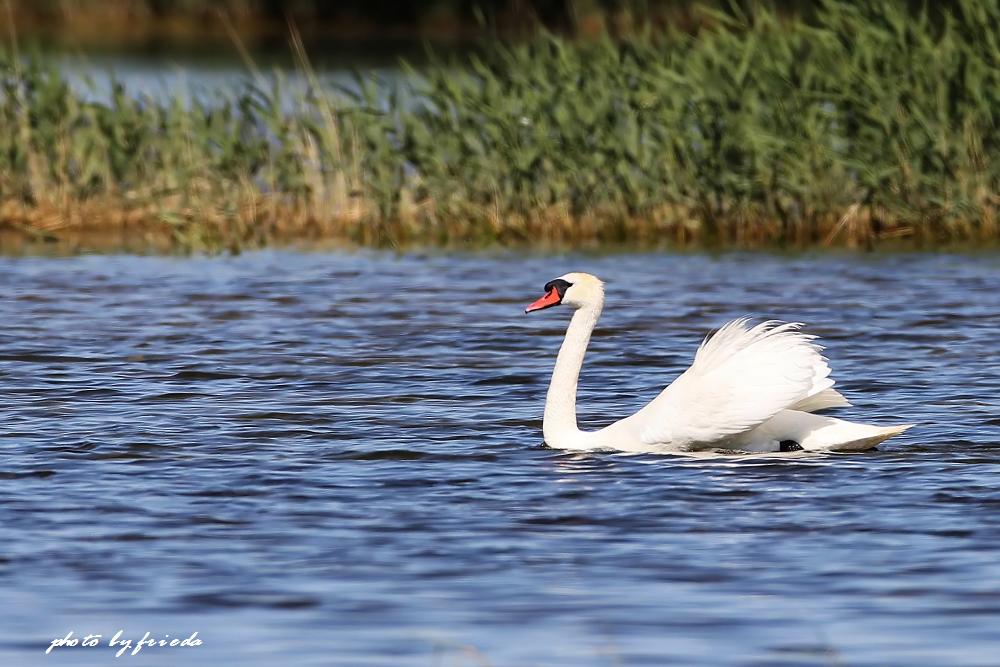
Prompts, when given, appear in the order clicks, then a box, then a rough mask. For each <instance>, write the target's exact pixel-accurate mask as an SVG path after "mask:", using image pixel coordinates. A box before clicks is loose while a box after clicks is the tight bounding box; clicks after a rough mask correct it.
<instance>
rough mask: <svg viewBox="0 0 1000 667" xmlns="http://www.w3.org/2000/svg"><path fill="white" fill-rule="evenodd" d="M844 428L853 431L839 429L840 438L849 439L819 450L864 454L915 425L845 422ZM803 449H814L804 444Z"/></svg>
mask: <svg viewBox="0 0 1000 667" xmlns="http://www.w3.org/2000/svg"><path fill="white" fill-rule="evenodd" d="M837 421H840V420H837ZM843 426H849V427H850V429H851V430H850V432H849V433H848V432H847V431H846V429H843V428H841V429H839V431H840V433H841V435H840V437H841V438H849V439H843V440H839V441H837V442H832V443H830V444H828V445H826V446H822V447H819V449H823V450H826V451H828V452H862V451H864V450H866V449H871V448H873V447H875V446H877V445H878V444H879V443H881V442H884V441H886V440H888V439H889V438H891V437H892V436H894V435H899V434H900V433H902V432H903V431H905V430H906V429H908V428H910V427H912V426H913V424H896V425H894V426H875V425H873V424H853V423H851V422H843ZM802 447H803V449H812V448H811V447H806V446H805V445H804V444H803V445H802Z"/></svg>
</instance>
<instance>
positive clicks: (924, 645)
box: [0, 252, 1000, 667]
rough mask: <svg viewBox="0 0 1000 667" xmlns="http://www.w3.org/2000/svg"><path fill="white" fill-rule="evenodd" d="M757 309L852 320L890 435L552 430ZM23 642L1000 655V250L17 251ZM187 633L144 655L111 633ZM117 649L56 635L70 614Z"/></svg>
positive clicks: (862, 375) (863, 388)
mask: <svg viewBox="0 0 1000 667" xmlns="http://www.w3.org/2000/svg"><path fill="white" fill-rule="evenodd" d="M569 270H585V271H590V272H593V273H595V274H597V275H600V276H602V277H603V278H605V279H606V280H607V281H608V288H607V292H608V300H607V305H606V309H605V315H604V317H603V319H602V322H601V324H600V325H599V329H598V331H597V334H596V336H595V338H594V340H593V342H592V344H591V350H590V353H589V355H588V358H587V363H586V366H585V367H584V371H583V376H582V381H581V396H580V410H581V421H582V423H583V424H585V425H587V426H591V427H596V426H600V425H603V424H606V423H609V422H610V421H612V420H614V419H617V418H619V417H621V416H624V415H626V414H629V413H631V412H632V411H634V410H635V409H637V408H638V407H639V406H640V405H642V403H643V402H644V401H645V400H647V399H649V398H651V397H652V396H653V395H655V393H656V392H657V391H658V390H659V388H660V387H662V386H663V385H664V384H665V383H666V382H668V381H669V380H670V379H671V378H672V377H674V376H675V375H676V374H677V373H678V372H679V371H680V370H681V369H682V368H683V367H684V366H685V365H686V364H687V363H689V362H690V359H691V357H692V355H693V353H694V349H695V348H696V346H697V344H698V342H699V341H700V339H701V337H702V336H703V335H704V334H705V333H706V332H707V331H709V330H711V329H712V328H714V327H717V326H719V325H720V324H721V323H723V322H724V321H726V320H728V319H731V318H733V317H737V316H740V315H744V314H756V315H759V316H766V317H776V318H782V319H790V320H801V321H804V322H806V323H807V324H808V330H809V331H811V332H813V333H816V334H819V335H821V336H822V337H823V339H824V341H825V343H826V345H827V354H828V356H829V357H830V359H831V365H832V367H833V369H834V375H835V377H836V378H837V379H838V381H839V383H838V387H839V388H840V389H841V390H842V391H843V392H844V393H845V394H846V395H847V396H848V397H849V398H850V399H851V400H852V401H853V402H854V404H855V407H853V408H850V409H848V410H846V411H844V412H843V414H844V415H846V416H848V417H852V418H857V419H864V420H868V421H873V422H881V423H894V422H916V423H917V424H918V426H917V427H915V428H914V429H912V430H911V431H910V432H908V433H906V434H905V435H903V436H901V437H898V438H895V439H893V440H890V441H888V442H887V443H885V444H884V445H882V446H881V447H880V450H879V451H876V452H873V453H868V454H861V455H811V456H810V455H807V456H803V455H795V456H792V457H785V458H780V457H779V458H774V457H770V458H766V457H765V458H762V457H754V456H744V457H729V458H717V459H691V458H683V457H678V456H646V455H643V456H628V455H616V454H609V453H598V454H590V455H580V454H567V453H562V452H558V451H553V450H550V449H546V448H544V447H543V446H542V444H541V429H540V416H541V411H542V405H543V401H544V394H545V389H546V385H547V382H548V374H549V372H550V370H551V365H552V363H553V360H554V357H555V353H556V350H557V347H558V345H559V343H560V341H561V336H562V332H563V329H564V327H565V323H566V318H567V315H568V313H565V312H561V309H558V308H556V309H552V310H548V311H545V312H543V313H537V314H534V315H532V316H525V315H523V314H522V311H521V309H522V308H523V306H524V305H525V304H526V303H528V302H529V301H531V300H533V299H534V298H536V297H537V296H538V295H539V293H540V289H541V286H542V285H543V284H544V283H545V282H546V281H547V280H550V279H552V278H554V277H556V276H558V275H560V274H562V273H564V272H566V271H569ZM0 286H2V291H0V314H2V328H0V456H2V458H0V664H3V665H43V664H44V665H91V664H93V665H103V664H112V663H113V664H119V663H123V664H124V663H126V662H131V663H133V664H142V665H176V664H220V665H222V664H225V665H229V664H233V665H236V664H239V665H273V664H294V665H379V666H383V665H384V666H386V667H388V666H393V667H410V666H428V667H432V666H453V665H475V666H481V665H493V666H494V667H521V666H527V665H546V666H548V665H557V666H566V667H570V666H572V667H581V666H582V667H588V666H591V665H593V666H603V665H607V666H618V665H666V664H677V665H852V666H853V665H872V666H875V665H996V664H998V662H1000V657H998V656H1000V344H998V327H1000V257H998V256H996V255H965V256H962V255H930V254H911V255H872V256H860V257H856V256H850V255H843V256H794V257H782V256H770V255H758V254H733V255H723V256H720V257H709V256H702V255H662V254H661V255H654V254H650V255H614V256H601V257H596V256H584V255H572V256H536V257H529V258H520V257H518V256H516V255H513V254H510V255H507V254H503V255H433V254H431V255H426V256H425V255H419V254H407V255H391V254H377V253H356V254H349V253H343V254H324V253H317V254H308V253H304V254H297V253H291V252H267V253H254V254H247V255H243V256H238V257H223V258H153V257H135V256H111V257H97V256H89V257H75V258H5V259H0ZM119 630H122V631H123V635H122V636H123V637H124V638H133V639H139V638H141V637H142V636H143V635H144V633H146V632H150V633H151V635H152V636H153V637H155V638H162V637H164V636H165V635H170V637H171V638H174V637H188V636H189V635H190V634H191V633H193V632H197V633H198V638H199V639H200V640H201V641H202V642H203V643H202V645H200V646H196V647H187V648H181V647H175V648H170V647H164V648H144V649H143V650H142V651H141V652H140V653H139V654H138V655H136V656H134V657H123V658H121V659H120V660H115V658H114V653H115V649H114V648H112V647H109V646H108V645H107V644H108V642H109V640H110V638H111V636H112V635H113V634H115V633H116V632H117V631H119ZM70 631H72V632H74V633H75V634H74V636H75V637H82V636H84V635H86V634H90V633H95V634H101V635H102V638H101V639H100V640H99V641H100V643H99V645H98V646H96V647H88V648H84V647H81V646H76V647H62V648H57V649H55V650H54V651H53V653H52V654H50V655H45V649H46V648H48V647H49V645H50V643H51V641H52V640H53V639H54V638H56V637H65V636H66V634H67V633H68V632H70Z"/></svg>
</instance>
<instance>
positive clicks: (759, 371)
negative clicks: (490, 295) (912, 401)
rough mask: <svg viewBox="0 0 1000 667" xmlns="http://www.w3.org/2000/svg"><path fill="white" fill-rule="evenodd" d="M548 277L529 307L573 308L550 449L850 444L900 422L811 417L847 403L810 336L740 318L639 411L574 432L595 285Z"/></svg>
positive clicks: (833, 447)
mask: <svg viewBox="0 0 1000 667" xmlns="http://www.w3.org/2000/svg"><path fill="white" fill-rule="evenodd" d="M553 283H557V284H558V283H561V284H562V290H563V292H562V293H561V294H558V295H557V294H554V293H552V292H549V293H548V294H547V295H546V296H545V297H543V298H542V299H539V301H537V302H536V303H535V304H532V306H529V308H528V310H529V311H530V310H538V309H541V308H545V307H548V306H551V305H556V304H558V303H563V304H568V305H570V306H573V307H575V308H576V312H575V313H574V315H573V319H572V321H571V322H570V325H569V328H568V329H567V332H566V338H565V340H564V341H563V345H562V347H561V348H560V350H559V356H558V358H557V360H556V367H555V370H554V371H553V375H552V383H551V384H550V386H549V392H548V396H547V398H546V405H545V420H544V423H543V429H544V432H545V440H546V442H547V443H548V444H549V445H550V446H553V447H558V448H566V449H598V448H600V449H617V450H622V451H637V452H677V451H688V452H691V451H703V450H719V449H726V450H730V449H731V450H743V451H752V452H772V451H781V450H783V449H794V448H801V449H805V450H826V451H858V450H863V449H870V448H871V447H874V446H875V445H877V444H878V443H879V442H881V441H883V440H885V439H886V438H889V437H891V436H892V435H895V434H897V433H901V432H902V431H904V430H906V429H907V428H908V427H909V425H901V426H888V427H882V426H872V425H868V424H856V423H851V422H846V421H843V420H840V419H834V418H831V417H823V416H819V415H815V414H811V413H812V412H815V411H819V410H825V409H829V408H835V407H843V406H847V405H850V404H849V403H848V402H847V400H846V399H845V398H844V397H843V396H842V395H841V394H840V393H839V392H837V391H836V390H835V389H833V384H834V381H833V379H832V378H831V377H830V367H829V365H827V360H826V358H825V357H823V356H822V354H821V352H822V349H823V348H822V347H820V346H819V345H817V344H816V343H815V342H814V341H815V340H816V337H815V336H812V335H810V334H805V333H802V332H801V331H800V328H801V326H802V325H801V324H798V323H791V324H783V323H780V322H775V321H768V322H762V323H760V324H753V323H752V322H751V321H750V320H749V319H746V318H744V319H738V320H734V321H732V322H729V323H728V324H726V325H725V326H723V327H722V328H721V329H719V330H718V331H717V332H716V333H715V334H714V335H712V336H710V337H708V338H706V339H705V341H704V342H702V344H701V347H699V348H698V351H697V353H696V354H695V358H694V362H693V363H692V364H691V367H690V368H688V369H687V370H686V371H684V373H682V374H681V375H680V376H679V377H678V378H677V379H676V380H674V381H673V382H672V383H671V384H670V385H669V386H668V387H667V388H666V389H664V390H663V391H662V392H661V393H660V395H659V396H657V397H656V398H654V399H653V400H652V401H651V402H650V403H649V404H647V405H646V406H645V407H643V408H642V409H641V410H639V411H638V412H636V413H635V414H633V415H632V416H630V417H626V418H625V419H622V420H621V421H618V422H615V423H614V424H611V425H610V426H608V427H607V428H604V429H601V430H599V431H594V432H583V431H580V430H579V429H578V428H577V424H576V389H577V381H578V378H579V373H580V367H581V366H582V364H583V357H584V354H585V352H586V347H587V344H588V343H589V340H590V334H591V332H592V330H593V328H594V326H595V325H596V323H597V318H598V317H599V316H600V313H601V309H602V307H603V302H604V289H603V284H602V283H601V281H600V280H598V279H597V278H595V277H594V276H591V275H589V274H586V273H570V274H566V275H565V276H563V277H561V278H559V279H557V281H553ZM553 283H550V285H551V284H553ZM557 286H558V285H557ZM557 297H558V299H557ZM539 304H541V305H539Z"/></svg>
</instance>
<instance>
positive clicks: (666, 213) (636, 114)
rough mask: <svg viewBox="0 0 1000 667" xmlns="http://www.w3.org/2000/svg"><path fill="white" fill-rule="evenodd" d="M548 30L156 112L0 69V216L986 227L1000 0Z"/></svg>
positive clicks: (277, 222)
mask: <svg viewBox="0 0 1000 667" xmlns="http://www.w3.org/2000/svg"><path fill="white" fill-rule="evenodd" d="M710 18H711V21H709V22H707V24H706V25H707V26H709V27H704V28H702V29H700V30H699V31H698V32H697V33H695V34H688V33H681V32H669V31H668V32H666V33H663V32H659V33H656V34H652V33H642V34H636V35H633V36H629V37H626V38H623V39H612V38H610V37H602V38H598V39H593V40H587V41H571V40H567V39H564V38H560V37H557V36H553V35H541V36H539V37H537V38H536V39H533V40H530V41H528V42H525V43H520V44H513V45H509V44H506V45H505V44H499V43H498V44H494V45H491V46H489V47H488V48H485V49H483V50H481V51H479V52H477V53H476V54H473V55H467V56H463V57H461V58H457V59H452V60H449V61H447V62H444V61H440V62H434V63H432V64H431V65H430V66H429V67H426V68H422V69H421V70H420V72H413V75H412V76H411V77H409V78H408V80H407V82H406V83H405V84H400V85H398V86H396V87H394V88H390V87H388V86H386V85H384V84H380V82H378V81H376V80H375V79H373V78H361V79H360V81H359V90H352V91H343V90H333V89H328V88H326V87H324V86H323V85H322V84H321V83H320V82H319V80H317V78H316V77H315V75H314V74H313V73H312V71H311V70H310V68H309V67H308V61H307V59H306V57H305V55H304V54H303V53H302V51H301V48H300V46H301V45H300V44H298V42H296V44H297V45H298V47H299V48H298V53H299V56H300V62H301V65H302V72H303V76H304V77H305V79H306V81H307V82H308V86H307V89H306V90H305V91H304V92H299V93H295V94H293V93H291V92H289V90H288V86H287V85H286V84H285V83H284V82H283V80H282V78H281V77H280V76H277V75H275V76H271V77H263V76H259V75H257V76H255V77H251V78H249V79H248V80H247V81H246V82H245V83H243V84H240V85H238V86H235V87H234V89H233V90H231V91H220V92H218V93H217V94H216V95H214V96H212V97H211V98H206V97H204V96H202V97H197V98H195V99H194V100H193V101H185V100H184V99H183V98H181V97H180V96H179V97H177V98H176V99H174V100H171V101H168V102H162V101H157V100H154V99H149V98H140V97H135V96H132V95H130V94H129V92H128V91H126V90H125V89H124V88H123V87H121V86H116V87H115V90H114V93H113V95H112V97H111V99H110V100H109V101H106V102H95V101H90V100H88V99H86V98H84V97H82V96H80V95H79V94H77V93H75V92H74V91H73V90H71V89H70V87H69V86H68V84H67V82H66V80H65V78H64V77H62V76H61V75H60V73H59V72H58V71H57V70H55V69H54V68H53V67H52V66H51V65H48V64H46V63H45V61H44V59H43V58H27V59H25V58H13V57H11V56H10V55H9V54H8V55H7V56H5V57H2V59H0V122H2V123H3V126H4V127H5V128H7V130H8V131H6V132H4V133H2V134H0V227H5V228H6V229H7V230H8V231H10V230H16V231H17V232H18V233H20V234H24V235H26V236H28V237H31V238H39V239H46V238H48V239H51V238H59V237H60V235H61V234H65V233H66V232H67V231H69V230H72V231H73V232H74V233H80V232H81V231H85V230H95V231H99V230H103V231H105V232H106V231H107V230H109V229H114V230H120V231H121V233H122V234H134V235H136V236H138V237H140V238H141V237H142V235H148V236H150V237H151V238H152V237H162V236H163V235H167V236H169V238H170V239H171V242H172V243H174V244H176V245H177V246H178V247H182V248H215V249H217V248H227V247H229V248H240V247H245V246H256V245H262V244H266V243H269V242H275V241H298V240H302V239H320V238H324V239H347V240H351V241H353V242H358V243H364V244H398V243H411V242H412V243H422V244H434V243H482V244H492V243H503V244H520V243H539V242H546V243H561V244H586V243H604V242H626V243H638V244H656V245H660V244H670V245H677V246H705V245H713V246H717V245H721V246H740V247H758V246H775V245H787V246H816V245H848V246H860V247H871V246H874V245H876V244H880V243H888V242H893V243H895V242H899V241H903V242H905V243H908V244H912V245H916V246H920V247H937V246H940V245H941V244H949V243H976V244H981V243H990V244H993V243H996V242H997V241H998V240H1000V228H998V221H997V208H998V204H1000V195H998V192H1000V190H998V185H1000V159H998V157H997V156H998V155H1000V125H998V121H1000V117H998V116H1000V111H998V110H1000V0H956V2H953V3H949V4H948V5H947V7H941V6H934V7H931V8H930V9H926V8H925V9H922V10H911V9H907V7H906V6H904V5H903V4H902V3H900V2H894V1H888V0H862V1H861V2H857V3H850V2H845V1H842V0H823V1H822V2H820V3H819V6H818V8H817V9H816V11H815V15H814V16H811V17H810V18H809V20H804V19H798V18H788V17H785V18H780V17H779V16H778V14H776V13H775V12H774V11H772V10H771V9H769V8H767V7H766V6H763V5H762V6H758V7H756V8H755V9H753V11H752V12H749V13H745V14H742V13H740V12H739V11H732V12H727V13H721V12H715V13H713V14H712V16H711V17H710Z"/></svg>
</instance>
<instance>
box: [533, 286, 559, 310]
mask: <svg viewBox="0 0 1000 667" xmlns="http://www.w3.org/2000/svg"><path fill="white" fill-rule="evenodd" d="M561 301H562V297H560V296H559V292H558V291H557V290H556V288H555V287H553V288H552V289H550V290H549V291H548V292H546V293H545V296H543V297H542V298H541V299H538V300H537V301H533V302H531V303H529V304H528V307H527V308H525V309H524V312H526V313H531V312H534V311H536V310H545V309H546V308H551V307H552V306H558V305H559V303H560V302H561Z"/></svg>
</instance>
